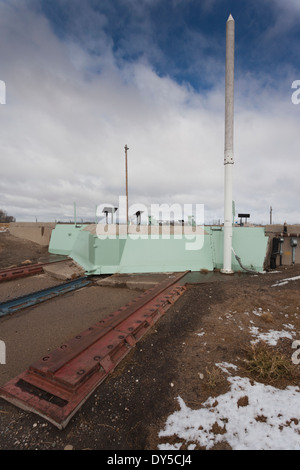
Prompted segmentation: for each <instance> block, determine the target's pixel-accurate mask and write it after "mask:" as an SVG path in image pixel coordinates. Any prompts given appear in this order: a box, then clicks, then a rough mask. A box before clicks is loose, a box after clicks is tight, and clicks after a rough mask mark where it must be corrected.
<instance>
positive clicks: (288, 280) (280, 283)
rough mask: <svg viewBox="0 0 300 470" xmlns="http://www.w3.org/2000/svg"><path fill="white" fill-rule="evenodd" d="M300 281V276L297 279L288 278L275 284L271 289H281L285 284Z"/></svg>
mask: <svg viewBox="0 0 300 470" xmlns="http://www.w3.org/2000/svg"><path fill="white" fill-rule="evenodd" d="M299 279H300V276H295V277H288V278H286V279H282V280H281V281H277V282H276V283H275V284H273V285H272V286H271V287H280V286H284V285H285V284H288V283H289V282H290V281H298V280H299Z"/></svg>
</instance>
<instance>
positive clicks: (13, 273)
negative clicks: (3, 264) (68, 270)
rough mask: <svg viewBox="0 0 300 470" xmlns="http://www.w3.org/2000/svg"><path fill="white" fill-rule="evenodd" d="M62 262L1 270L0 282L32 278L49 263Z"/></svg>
mask: <svg viewBox="0 0 300 470" xmlns="http://www.w3.org/2000/svg"><path fill="white" fill-rule="evenodd" d="M62 261H66V259H62V260H57V261H49V262H47V263H37V264H30V265H27V266H18V267H16V268H6V269H1V270H0V282H4V281H12V280H13V279H17V278H19V277H27V276H32V275H34V274H40V273H42V272H43V266H46V265H49V264H51V263H59V262H62Z"/></svg>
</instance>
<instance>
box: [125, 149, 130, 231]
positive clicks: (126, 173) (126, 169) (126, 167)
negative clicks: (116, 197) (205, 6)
mask: <svg viewBox="0 0 300 470" xmlns="http://www.w3.org/2000/svg"><path fill="white" fill-rule="evenodd" d="M124 148H125V178H126V226H127V233H128V160H127V150H129V147H127V144H126V145H125V147H124Z"/></svg>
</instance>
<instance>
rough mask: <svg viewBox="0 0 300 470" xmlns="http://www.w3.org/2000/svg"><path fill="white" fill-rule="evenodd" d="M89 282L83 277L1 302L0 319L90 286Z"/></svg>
mask: <svg viewBox="0 0 300 470" xmlns="http://www.w3.org/2000/svg"><path fill="white" fill-rule="evenodd" d="M90 282H91V281H90V280H89V279H88V278H87V277H86V276H84V277H80V278H78V279H75V280H73V281H69V282H65V283H64V284H59V285H57V286H54V287H50V288H48V289H43V290H40V291H37V292H32V293H31V294H27V295H24V296H22V297H17V298H15V299H12V300H8V301H7V302H2V303H0V317H2V316H4V315H8V314H10V313H14V312H16V311H18V310H21V309H24V308H27V307H30V306H32V305H35V304H38V303H41V302H45V301H46V300H49V299H52V298H53V297H57V296H58V295H62V294H65V293H66V292H70V291H73V290H75V289H80V288H81V287H85V286H87V285H88V284H90Z"/></svg>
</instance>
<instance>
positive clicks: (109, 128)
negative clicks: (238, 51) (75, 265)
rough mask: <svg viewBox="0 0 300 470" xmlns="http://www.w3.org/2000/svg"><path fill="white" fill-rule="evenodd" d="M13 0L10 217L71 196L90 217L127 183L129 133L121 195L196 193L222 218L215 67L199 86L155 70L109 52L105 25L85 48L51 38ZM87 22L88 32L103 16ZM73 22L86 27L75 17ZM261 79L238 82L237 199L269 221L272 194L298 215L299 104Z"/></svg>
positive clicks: (56, 208)
mask: <svg viewBox="0 0 300 470" xmlns="http://www.w3.org/2000/svg"><path fill="white" fill-rule="evenodd" d="M11 5H16V4H15V3H14V2H8V3H6V4H1V7H0V40H1V42H2V44H3V43H4V42H5V44H6V48H4V49H2V50H1V53H0V61H1V64H2V72H1V73H3V76H1V77H0V79H3V80H4V81H5V83H6V85H7V97H6V98H7V104H6V105H5V106H1V108H0V111H1V114H0V125H1V134H2V135H1V142H0V147H1V148H0V151H1V155H2V165H1V175H2V178H1V180H0V194H1V201H2V205H3V209H5V210H6V211H7V212H8V213H9V214H11V215H14V216H16V217H17V219H18V220H35V217H38V218H39V220H41V219H43V218H44V220H46V219H47V220H49V219H52V220H54V219H59V218H60V219H62V218H66V219H68V218H70V217H72V216H73V202H74V201H76V203H77V206H78V209H77V212H78V214H79V217H80V216H81V217H90V218H92V217H94V211H95V205H96V204H102V203H113V204H115V203H116V202H117V201H118V197H119V195H120V194H124V193H125V166H124V165H125V163H124V145H125V144H128V146H129V148H130V150H129V196H130V203H132V204H133V203H137V202H139V203H142V204H149V205H150V204H152V203H161V204H162V203H169V204H172V203H177V202H181V203H182V204H184V203H195V204H196V203H198V204H202V203H204V204H205V210H206V217H207V219H208V220H211V219H212V218H221V219H222V216H223V147H224V93H223V88H224V87H223V78H222V77H220V76H219V75H218V80H215V83H216V85H215V87H214V88H212V89H211V90H210V91H208V92H206V93H205V94H204V95H201V94H199V93H196V92H195V91H193V90H192V89H191V87H189V86H188V85H179V84H178V83H176V82H175V81H174V80H173V79H172V78H170V77H168V76H159V75H158V74H157V73H156V71H155V70H154V69H153V67H151V65H150V64H149V62H148V61H147V60H146V58H145V56H144V57H140V58H139V59H138V60H136V61H131V62H128V63H126V62H125V61H124V60H117V59H116V57H115V55H114V53H113V45H112V41H111V39H110V37H109V36H108V35H107V34H106V33H104V29H102V30H101V29H100V30H99V38H98V39H97V40H96V38H95V37H94V35H90V37H89V39H90V42H88V45H89V48H92V46H93V44H95V43H93V41H97V45H98V46H99V53H98V54H94V53H91V51H90V50H89V51H87V49H86V48H85V47H83V46H87V42H86V38H85V37H84V42H83V46H81V45H80V42H79V40H77V41H76V42H75V41H74V40H73V39H71V37H70V36H67V37H65V38H64V39H63V40H62V39H59V38H58V37H56V36H55V35H54V33H53V31H52V29H51V28H50V25H49V23H48V22H47V21H46V19H45V18H44V17H43V16H42V15H41V14H39V13H38V12H34V11H32V10H30V9H27V8H26V7H25V6H24V5H23V6H21V7H20V6H19V5H18V6H17V7H11ZM89 13H91V12H89ZM88 20H89V17H87V18H85V21H86V22H88ZM93 21H94V23H91V24H92V26H93V28H92V29H93V31H95V29H96V26H97V25H101V24H102V25H105V24H106V23H105V18H104V17H103V15H99V16H98V17H97V18H94V20H93ZM73 31H76V32H77V39H78V38H80V37H81V35H82V36H84V32H83V31H81V30H80V28H79V24H78V25H77V24H75V25H74V26H73ZM218 67H220V64H218ZM96 70H97V71H98V73H97V74H96V73H95V71H96ZM218 70H219V68H218ZM212 75H213V74H212ZM246 88H247V90H246ZM262 89H263V88H262V82H261V81H260V80H256V81H255V80H254V79H253V77H250V78H249V81H248V82H247V83H246V86H245V83H244V84H243V83H242V82H241V81H240V88H239V82H238V81H237V93H236V124H235V125H236V127H235V142H236V164H235V171H234V173H235V181H234V193H235V197H236V205H237V207H238V208H239V209H237V210H242V211H244V210H247V211H248V210H249V212H250V213H251V216H252V214H253V219H254V218H255V219H256V220H257V221H258V222H260V221H261V220H263V221H264V222H267V221H268V210H269V205H272V206H273V209H274V212H273V214H274V216H275V214H276V213H277V216H278V219H280V218H284V219H285V220H286V219H288V216H287V214H290V217H291V219H292V220H291V221H294V222H297V221H298V220H294V219H295V217H297V213H298V202H297V200H296V199H295V194H297V170H298V169H299V164H298V161H297V159H298V148H299V137H298V127H299V126H298V123H297V119H298V118H299V117H298V116H299V112H300V106H299V109H298V108H297V107H296V106H295V105H292V103H291V99H290V96H291V92H292V90H287V93H286V96H283V95H282V94H281V93H280V94H279V92H278V91H276V90H274V94H272V91H271V90H270V89H269V88H268V87H267V89H266V90H263V91H262ZM268 90H269V91H268ZM254 94H255V99H253V96H254ZM270 100H271V101H270ZM297 113H298V114H297ZM276 208H277V212H276ZM279 208H280V211H279ZM279 221H281V220H279Z"/></svg>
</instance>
